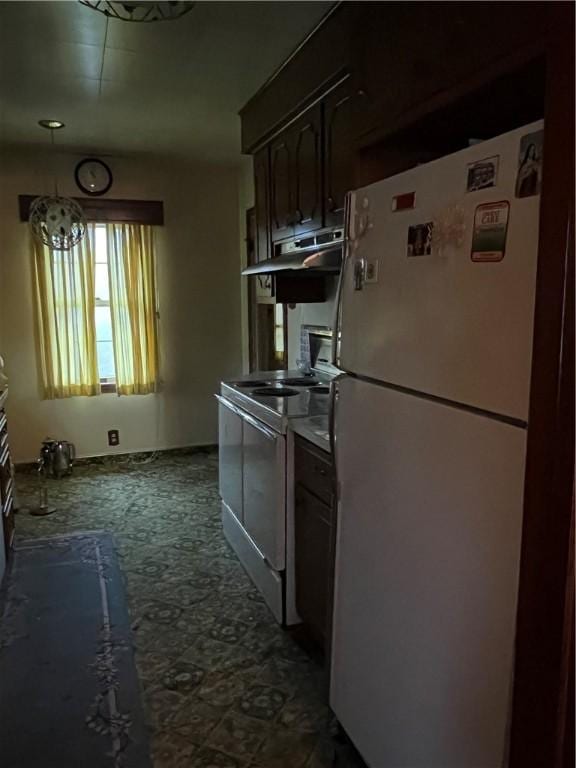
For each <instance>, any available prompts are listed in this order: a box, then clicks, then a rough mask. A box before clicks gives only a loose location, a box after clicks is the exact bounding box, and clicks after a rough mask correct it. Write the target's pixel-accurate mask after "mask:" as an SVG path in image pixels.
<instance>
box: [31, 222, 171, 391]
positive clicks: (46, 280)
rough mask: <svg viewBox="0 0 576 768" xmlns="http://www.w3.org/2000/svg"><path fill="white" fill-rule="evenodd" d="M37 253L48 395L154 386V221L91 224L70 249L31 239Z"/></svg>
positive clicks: (153, 388) (38, 300)
mask: <svg viewBox="0 0 576 768" xmlns="http://www.w3.org/2000/svg"><path fill="white" fill-rule="evenodd" d="M33 256H34V280H35V301H36V310H37V312H36V317H37V321H38V338H39V344H38V349H39V368H40V374H41V381H42V384H43V387H44V397H45V398H47V399H51V398H56V397H72V396H75V395H98V394H100V393H101V392H102V391H104V392H107V391H116V392H117V393H118V394H119V395H136V394H138V395H145V394H150V393H152V392H155V391H156V389H157V377H158V359H157V331H156V320H157V311H156V281H155V261H154V240H153V232H152V228H151V226H150V225H140V224H126V223H116V222H113V223H112V222H111V223H108V224H92V223H91V224H88V227H87V233H86V236H85V237H84V238H83V239H82V241H81V242H80V243H79V244H78V245H77V246H75V247H74V248H72V249H71V250H70V251H50V250H49V249H48V248H47V247H46V246H44V245H43V244H42V243H39V242H38V241H34V243H33Z"/></svg>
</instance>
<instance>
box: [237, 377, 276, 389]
mask: <svg viewBox="0 0 576 768" xmlns="http://www.w3.org/2000/svg"><path fill="white" fill-rule="evenodd" d="M268 384H270V382H269V381H264V380H262V379H252V381H236V382H235V386H237V387H240V388H241V389H253V388H254V387H267V386H268Z"/></svg>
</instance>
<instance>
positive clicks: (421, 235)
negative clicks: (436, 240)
mask: <svg viewBox="0 0 576 768" xmlns="http://www.w3.org/2000/svg"><path fill="white" fill-rule="evenodd" d="M433 229H434V224H433V223H432V222H431V221H428V222H426V224H414V225H412V226H411V227H408V256H430V254H431V253H432V230H433Z"/></svg>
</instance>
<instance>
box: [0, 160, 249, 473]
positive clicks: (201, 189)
mask: <svg viewBox="0 0 576 768" xmlns="http://www.w3.org/2000/svg"><path fill="white" fill-rule="evenodd" d="M54 159H55V156H54V155H50V153H49V152H44V153H41V154H40V153H37V152H36V151H34V152H32V151H30V152H27V151H22V150H14V149H12V150H10V151H7V150H4V151H3V153H2V154H1V155H0V235H1V236H0V242H1V243H2V247H1V250H0V345H1V346H0V354H2V355H3V356H4V358H5V360H6V372H7V374H8V376H9V390H10V396H9V401H8V406H7V412H8V416H9V420H10V436H11V438H10V439H11V447H12V453H13V457H14V460H15V461H17V462H18V461H30V460H33V459H35V458H36V457H37V455H38V450H39V446H40V442H41V440H42V439H43V438H44V437H45V436H47V435H50V436H54V437H58V438H63V439H67V440H71V441H73V442H74V443H75V444H76V447H77V451H78V454H79V455H80V456H89V455H100V454H105V453H112V452H126V451H128V452H129V451H140V450H151V449H156V448H170V447H178V446H188V445H203V444H210V443H215V442H216V441H217V409H216V404H215V401H214V398H213V396H212V395H213V393H214V392H215V391H216V389H217V386H218V383H219V381H220V379H222V378H224V377H226V376H230V375H233V374H235V373H237V372H238V370H239V369H240V366H241V303H240V274H239V271H240V270H239V263H240V254H239V243H240V232H239V212H238V207H239V172H238V169H237V168H235V167H220V166H202V165H186V164H185V163H183V162H178V163H176V162H174V161H172V162H168V161H162V160H160V159H152V158H149V157H142V158H140V157H136V156H132V157H130V156H127V157H109V158H107V161H108V163H109V165H110V166H111V168H112V171H113V174H114V185H113V187H112V189H111V190H110V193H109V196H110V197H114V198H135V199H137V198H141V199H161V200H163V201H164V210H165V226H164V227H162V228H158V229H157V233H156V244H157V265H158V291H159V304H160V331H159V333H160V338H159V345H160V360H161V377H162V382H163V384H162V391H161V392H160V393H159V394H155V395H144V396H131V397H117V396H116V395H100V396H97V397H74V398H68V399H64V400H41V399H40V395H39V388H38V383H37V368H36V354H35V328H34V322H33V306H32V290H31V289H32V278H31V257H30V245H29V232H28V226H27V224H22V223H20V222H19V220H18V208H17V196H18V194H38V193H47V192H49V191H51V188H52V181H51V178H52V168H54V167H58V169H59V173H58V175H59V190H60V192H61V193H63V194H69V195H75V196H77V195H78V194H79V192H78V190H77V188H76V186H75V184H74V181H73V170H74V166H75V164H76V163H77V162H78V160H79V157H78V156H75V155H66V154H62V155H60V156H59V157H57V158H56V159H57V163H54ZM111 428H118V429H119V430H120V446H119V447H118V448H115V449H111V448H109V447H108V445H107V434H106V433H107V430H108V429H111Z"/></svg>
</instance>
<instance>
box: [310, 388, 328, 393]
mask: <svg viewBox="0 0 576 768" xmlns="http://www.w3.org/2000/svg"><path fill="white" fill-rule="evenodd" d="M310 392H312V394H313V395H328V394H329V393H330V387H314V389H311V390H310Z"/></svg>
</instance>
